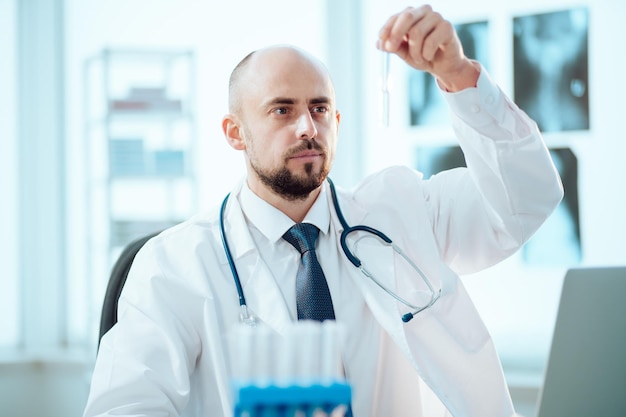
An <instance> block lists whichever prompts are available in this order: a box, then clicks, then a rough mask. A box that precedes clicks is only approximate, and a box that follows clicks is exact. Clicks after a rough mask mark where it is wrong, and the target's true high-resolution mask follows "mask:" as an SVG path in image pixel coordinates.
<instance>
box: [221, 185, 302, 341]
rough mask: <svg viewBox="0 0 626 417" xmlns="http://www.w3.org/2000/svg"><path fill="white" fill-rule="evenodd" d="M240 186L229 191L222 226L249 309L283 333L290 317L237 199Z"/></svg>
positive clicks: (258, 317) (289, 321)
mask: <svg viewBox="0 0 626 417" xmlns="http://www.w3.org/2000/svg"><path fill="white" fill-rule="evenodd" d="M240 189H241V186H239V187H238V188H237V189H235V190H234V191H233V192H232V193H231V197H230V199H229V203H228V208H227V213H226V220H227V224H226V225H225V228H226V234H227V236H229V245H230V250H231V253H232V257H233V262H234V263H235V266H236V268H237V272H238V274H239V279H240V280H241V285H242V288H243V292H244V296H245V297H246V303H247V305H248V310H249V311H250V313H251V314H252V315H253V316H255V317H256V318H257V319H260V320H261V321H262V322H264V323H266V324H267V325H269V326H270V327H272V328H273V329H274V330H276V331H277V332H279V333H283V332H284V330H285V329H286V328H287V326H288V325H289V324H290V323H291V321H292V320H291V317H290V315H289V310H288V309H287V305H286V303H285V300H284V298H283V295H282V292H281V291H280V288H279V287H278V284H277V283H276V280H275V279H274V276H273V275H272V273H271V271H270V269H269V267H268V266H267V265H266V263H265V262H264V261H263V259H262V258H261V256H260V254H259V251H258V249H257V247H256V245H255V244H254V240H253V239H252V236H251V235H250V231H249V230H248V225H247V224H246V221H245V218H244V215H243V212H242V210H241V206H240V205H239V200H238V195H239V191H240Z"/></svg>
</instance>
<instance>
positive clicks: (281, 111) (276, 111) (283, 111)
mask: <svg viewBox="0 0 626 417" xmlns="http://www.w3.org/2000/svg"><path fill="white" fill-rule="evenodd" d="M272 113H274V114H287V113H289V109H287V107H277V108H275V109H273V110H272Z"/></svg>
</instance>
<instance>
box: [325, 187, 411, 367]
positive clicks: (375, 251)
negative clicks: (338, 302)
mask: <svg viewBox="0 0 626 417" xmlns="http://www.w3.org/2000/svg"><path fill="white" fill-rule="evenodd" d="M327 194H328V196H329V197H328V204H329V207H330V212H331V221H332V223H333V228H334V230H335V233H336V234H337V240H339V239H340V237H341V233H342V232H343V230H344V227H343V225H342V224H341V221H340V220H339V216H338V215H337V208H336V207H334V205H333V202H332V200H331V197H330V196H331V193H330V190H328V192H327ZM342 194H343V192H342V191H341V190H340V189H338V190H337V198H338V200H339V205H340V210H341V211H342V213H343V216H344V217H345V221H346V223H347V224H348V226H355V225H363V224H368V212H367V210H365V209H364V208H363V207H361V206H360V205H358V204H357V203H356V202H355V201H354V200H353V199H351V198H348V197H343V198H342ZM367 235H368V234H366V233H365V232H354V233H351V234H350V235H349V236H348V237H347V239H346V240H347V242H348V246H349V247H350V248H353V247H354V243H355V241H356V240H358V238H359V237H361V238H362V237H363V236H366V237H365V238H364V239H362V240H361V241H359V242H358V243H357V245H356V246H357V249H358V251H357V253H356V255H357V257H358V258H359V259H360V260H361V262H362V263H363V265H365V266H366V268H367V269H368V270H369V269H370V268H374V267H376V271H375V272H374V271H371V272H374V275H375V277H376V279H377V280H379V281H380V282H381V284H382V285H383V286H385V287H386V288H388V289H390V290H392V291H393V290H394V289H395V279H394V278H395V271H394V251H393V249H392V248H391V247H388V246H384V245H382V244H380V243H378V242H376V241H375V239H378V238H376V237H374V236H373V235H372V237H371V238H370V237H369V236H367ZM343 259H344V265H345V268H344V271H345V273H347V274H348V275H349V276H350V277H351V278H352V280H353V281H354V283H355V285H356V286H357V288H359V290H360V291H361V293H362V294H363V297H364V299H365V302H366V303H367V305H368V307H369V308H370V310H371V311H372V314H374V317H375V318H376V320H377V321H378V322H379V323H380V324H381V326H383V327H384V328H385V329H387V331H388V332H389V333H390V334H391V336H392V337H393V338H394V339H395V340H396V343H398V345H399V346H402V347H403V349H404V351H405V353H406V354H407V355H408V354H409V349H408V346H407V343H406V339H405V338H404V336H403V329H402V320H401V314H400V312H399V310H398V307H397V306H396V301H395V300H394V299H393V298H392V297H390V296H389V295H387V294H385V293H384V292H383V290H382V289H381V288H380V287H378V285H376V284H375V283H374V282H373V281H372V280H371V279H369V278H367V277H366V276H365V275H363V273H362V272H361V271H360V270H359V269H358V268H356V267H354V266H353V265H352V263H350V261H349V260H348V259H347V257H344V258H343ZM396 312H397V313H396Z"/></svg>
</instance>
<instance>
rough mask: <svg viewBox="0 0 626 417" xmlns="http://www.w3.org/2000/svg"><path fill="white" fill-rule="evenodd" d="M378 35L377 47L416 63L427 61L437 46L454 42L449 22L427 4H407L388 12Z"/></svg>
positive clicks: (426, 62) (422, 63) (436, 51)
mask: <svg viewBox="0 0 626 417" xmlns="http://www.w3.org/2000/svg"><path fill="white" fill-rule="evenodd" d="M379 38H380V39H379V43H378V47H379V48H380V49H383V50H385V51H388V52H393V53H396V54H397V55H398V56H400V57H401V58H402V59H404V60H406V61H407V62H408V63H409V64H411V65H413V66H418V67H422V66H425V65H428V64H429V63H430V62H432V61H433V60H434V59H435V58H436V57H437V54H438V52H439V51H440V50H444V51H445V49H446V47H447V46H448V45H450V44H452V45H454V42H455V39H456V37H455V31H454V27H453V26H452V24H451V23H450V22H448V21H447V20H445V19H443V17H442V16H441V15H440V14H439V13H437V12H434V11H433V10H432V8H431V7H430V6H428V5H425V6H421V7H418V8H413V7H408V8H406V9H404V10H403V11H402V12H400V13H398V14H395V15H393V16H391V17H390V18H389V19H388V20H387V22H385V24H384V25H383V27H382V28H381V30H380V33H379ZM453 49H454V48H453Z"/></svg>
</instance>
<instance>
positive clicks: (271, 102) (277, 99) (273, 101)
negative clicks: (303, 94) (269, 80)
mask: <svg viewBox="0 0 626 417" xmlns="http://www.w3.org/2000/svg"><path fill="white" fill-rule="evenodd" d="M296 102H297V100H296V99H293V98H289V97H275V98H273V99H271V100H269V101H267V102H266V103H265V106H266V107H267V106H273V105H276V104H296ZM330 102H331V100H330V98H329V97H326V96H320V97H314V98H312V99H310V100H308V104H325V103H330Z"/></svg>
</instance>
